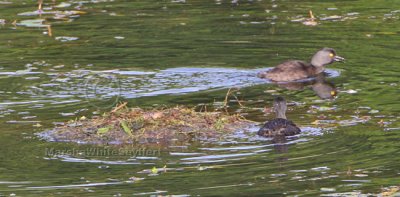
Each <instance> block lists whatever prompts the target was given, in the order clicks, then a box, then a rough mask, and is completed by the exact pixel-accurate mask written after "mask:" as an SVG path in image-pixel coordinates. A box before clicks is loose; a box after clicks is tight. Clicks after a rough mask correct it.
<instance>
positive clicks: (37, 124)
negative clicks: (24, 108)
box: [32, 123, 43, 127]
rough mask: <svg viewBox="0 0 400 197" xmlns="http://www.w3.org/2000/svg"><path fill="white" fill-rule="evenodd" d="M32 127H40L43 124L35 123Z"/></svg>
mask: <svg viewBox="0 0 400 197" xmlns="http://www.w3.org/2000/svg"><path fill="white" fill-rule="evenodd" d="M32 126H33V127H42V126H43V125H41V124H40V123H36V124H34V125H32Z"/></svg>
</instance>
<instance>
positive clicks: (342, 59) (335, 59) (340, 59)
mask: <svg viewBox="0 0 400 197" xmlns="http://www.w3.org/2000/svg"><path fill="white" fill-rule="evenodd" d="M344 60H345V59H344V58H343V57H340V56H337V55H335V57H333V61H335V62H344Z"/></svg>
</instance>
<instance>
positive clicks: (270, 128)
mask: <svg viewBox="0 0 400 197" xmlns="http://www.w3.org/2000/svg"><path fill="white" fill-rule="evenodd" d="M273 108H274V111H275V114H276V118H275V119H273V120H270V121H268V122H266V123H265V124H264V126H263V127H262V128H261V129H260V130H259V131H258V133H257V134H258V135H260V136H265V137H271V136H272V137H273V136H277V135H283V136H290V135H296V134H299V133H300V131H301V130H300V129H299V128H298V127H297V126H296V124H294V123H293V122H292V121H290V120H287V119H286V115H285V114H286V109H287V106H286V100H285V99H284V98H283V97H280V96H279V97H276V98H275V99H274V107H273Z"/></svg>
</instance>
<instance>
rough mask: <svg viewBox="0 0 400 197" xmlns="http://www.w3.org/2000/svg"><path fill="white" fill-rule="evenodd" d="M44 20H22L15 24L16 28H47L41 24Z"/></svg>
mask: <svg viewBox="0 0 400 197" xmlns="http://www.w3.org/2000/svg"><path fill="white" fill-rule="evenodd" d="M44 21H45V20H44V19H31V20H22V21H21V22H19V23H17V25H18V26H24V27H47V26H49V25H45V24H43V22H44Z"/></svg>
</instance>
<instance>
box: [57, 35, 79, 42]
mask: <svg viewBox="0 0 400 197" xmlns="http://www.w3.org/2000/svg"><path fill="white" fill-rule="evenodd" d="M78 39H79V38H78V37H69V36H58V37H56V40H58V41H61V42H68V41H75V40H78Z"/></svg>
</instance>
